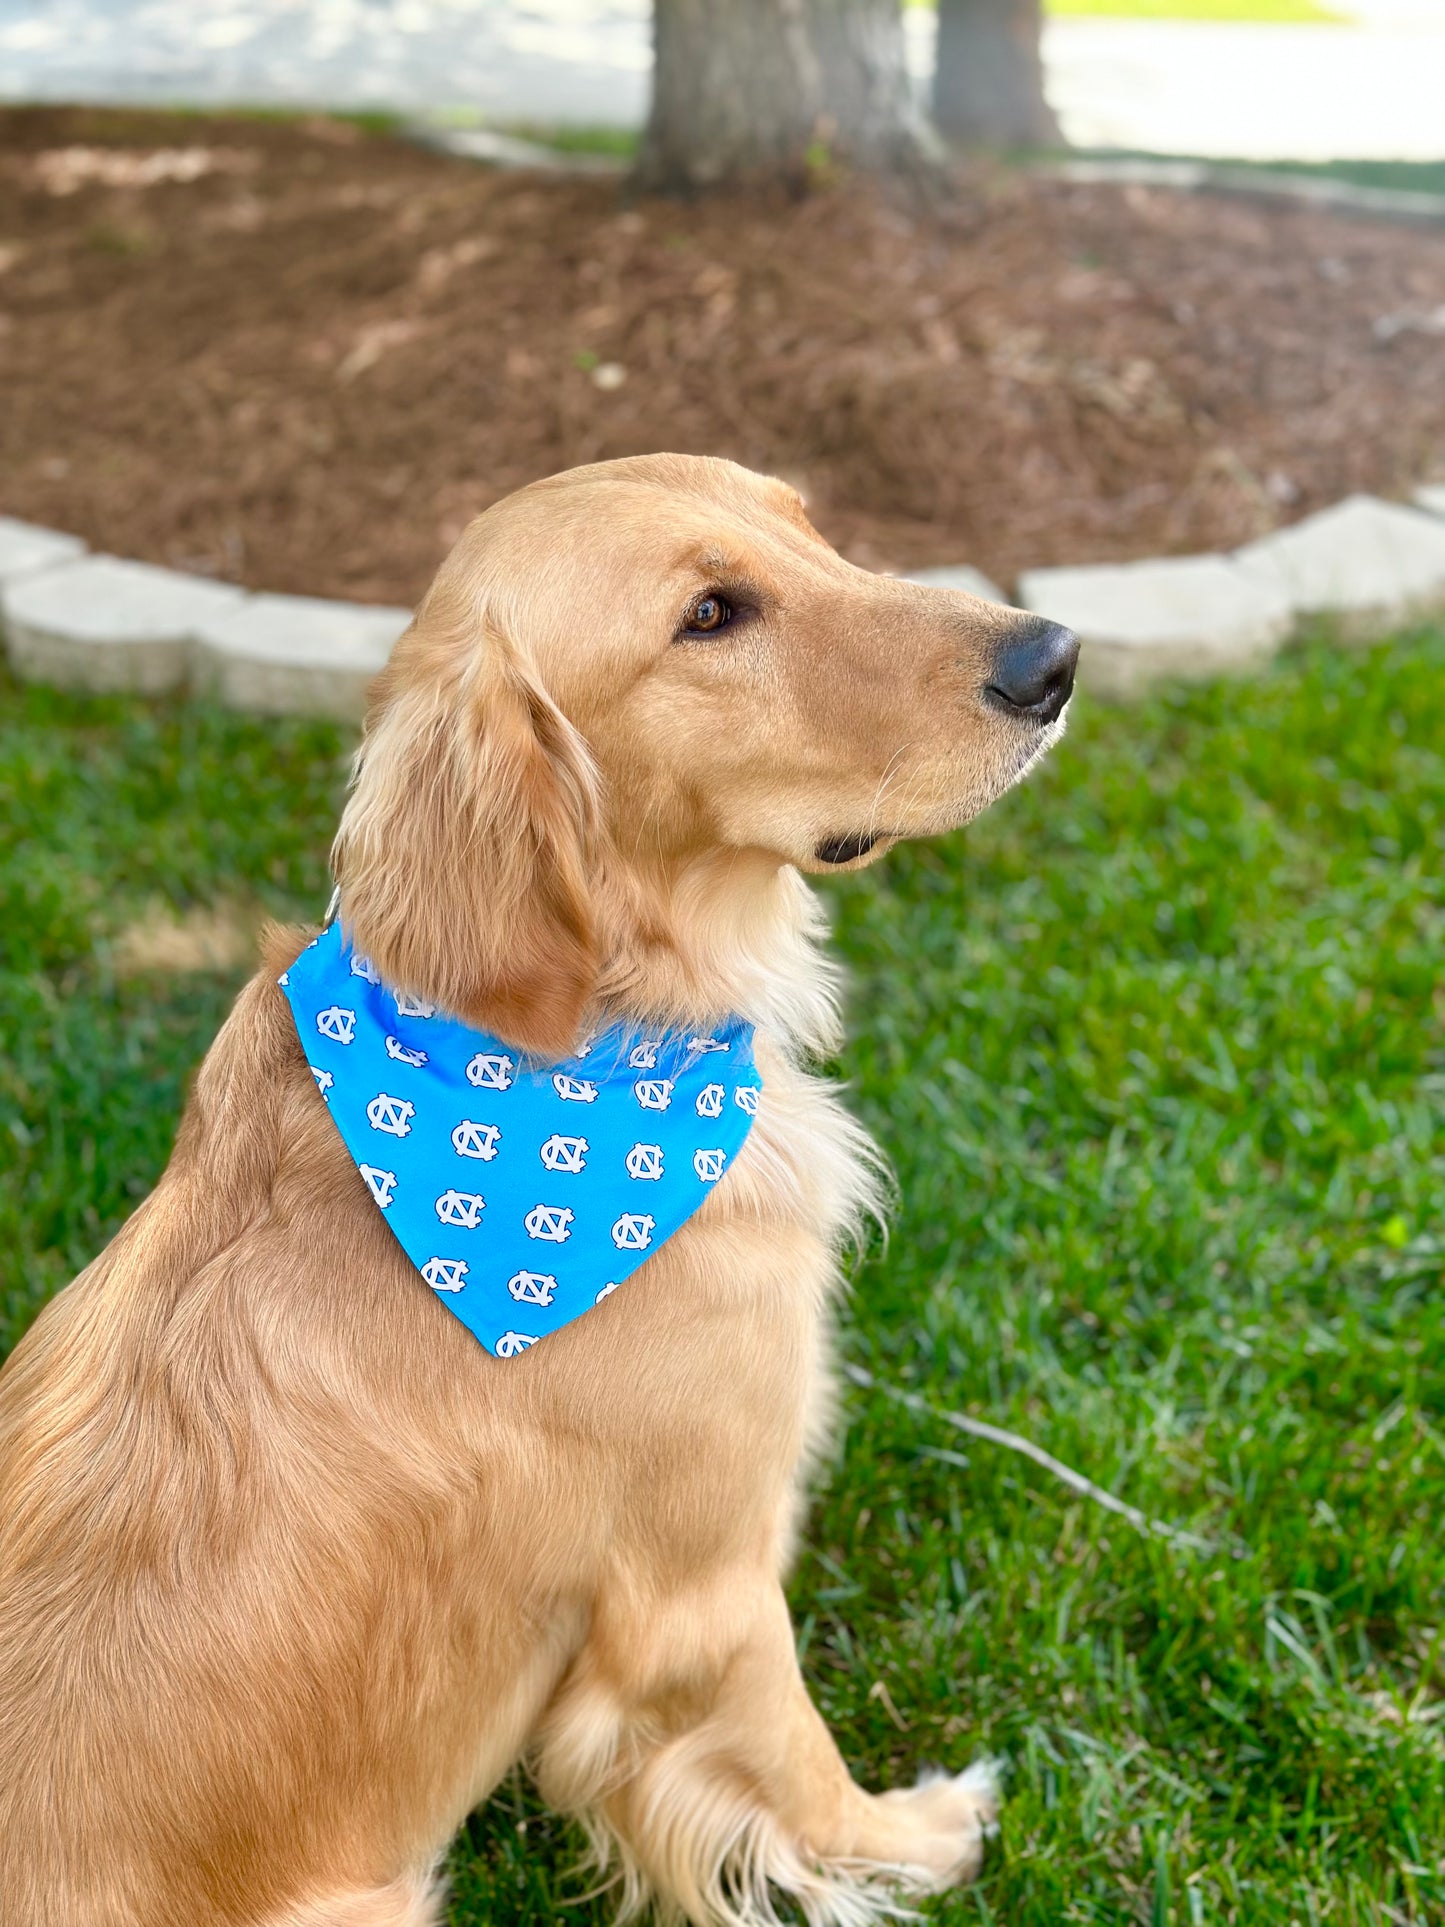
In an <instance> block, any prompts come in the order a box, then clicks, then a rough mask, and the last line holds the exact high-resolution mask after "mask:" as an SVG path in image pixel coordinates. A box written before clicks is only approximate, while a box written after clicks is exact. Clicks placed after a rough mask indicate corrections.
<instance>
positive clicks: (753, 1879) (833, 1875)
mask: <svg viewBox="0 0 1445 1927" xmlns="http://www.w3.org/2000/svg"><path fill="white" fill-rule="evenodd" d="M620 1632H621V1628H616V1629H614V1636H613V1637H612V1638H604V1639H600V1640H597V1641H594V1642H593V1643H592V1644H591V1645H590V1646H589V1650H588V1651H587V1652H586V1653H585V1654H584V1655H583V1658H582V1660H581V1662H580V1663H579V1665H578V1667H577V1668H576V1669H574V1672H573V1674H572V1676H571V1677H570V1679H569V1681H568V1682H567V1684H566V1685H565V1686H564V1688H563V1690H562V1692H561V1694H560V1695H559V1697H558V1700H557V1702H556V1704H555V1705H554V1707H553V1709H552V1714H551V1717H550V1719H549V1721H548V1724H547V1727H546V1730H545V1734H544V1737H543V1740H542V1743H541V1746H540V1749H539V1754H538V1777H539V1780H540V1783H541V1786H542V1790H543V1792H544V1793H545V1794H546V1795H547V1797H548V1798H549V1799H551V1800H552V1801H553V1802H554V1804H556V1805H558V1806H559V1807H561V1808H563V1809H564V1810H567V1811H570V1812H573V1813H575V1814H576V1815H577V1816H578V1817H579V1818H580V1819H581V1820H582V1822H583V1824H584V1825H585V1826H586V1827H587V1828H588V1830H589V1832H590V1833H591V1834H592V1835H593V1837H594V1839H595V1840H596V1841H597V1843H598V1845H599V1848H600V1849H601V1851H602V1853H603V1856H604V1857H606V1856H607V1854H608V1852H609V1851H610V1850H611V1849H613V1848H614V1847H615V1848H616V1849H617V1850H619V1852H620V1858H621V1863H622V1872H623V1877H624V1881H625V1883H626V1886H627V1888H628V1890H629V1891H628V1893H627V1895H626V1898H627V1899H629V1900H631V1901H636V1900H640V1899H641V1898H643V1897H644V1896H645V1894H646V1893H648V1892H649V1891H650V1892H651V1893H652V1894H653V1895H654V1896H655V1897H656V1898H657V1899H658V1900H659V1901H660V1902H661V1903H662V1904H663V1906H664V1908H669V1907H670V1908H674V1909H677V1910H680V1911H681V1912H682V1913H684V1914H685V1915H686V1916H687V1917H688V1918H689V1919H690V1920H693V1921H697V1922H700V1923H701V1922H705V1923H717V1922H727V1923H734V1924H736V1923H750V1922H755V1921H758V1922H760V1921H765V1920H771V1919H772V1918H773V1917H774V1916H773V1914H772V1910H771V1907H770V1905H769V1903H768V1899H767V1889H768V1887H769V1886H774V1887H777V1888H779V1889H781V1890H783V1891H785V1892H787V1893H789V1894H792V1895H793V1896H795V1897H796V1898H797V1900H798V1901H799V1902H800V1903H801V1905H802V1908H803V1911H804V1912H805V1914H806V1915H807V1918H808V1920H809V1921H810V1922H812V1923H815V1924H821V1923H823V1922H838V1923H846V1927H862V1923H865V1922H867V1921H868V1920H870V1919H873V1918H875V1917H876V1916H878V1915H880V1914H884V1913H887V1912H889V1911H890V1905H889V1903H890V1900H892V1899H893V1898H894V1897H895V1896H896V1894H897V1891H898V1890H899V1889H905V1890H907V1889H911V1890H912V1891H915V1892H919V1891H922V1892H936V1891H939V1890H941V1889H943V1888H946V1887H949V1886H952V1885H954V1884H955V1883H957V1882H959V1881H962V1880H967V1879H969V1878H971V1877H972V1875H973V1874H974V1873H976V1872H977V1870H978V1865H979V1861H980V1859H981V1857H982V1851H983V1840H984V1836H985V1834H986V1833H987V1831H988V1830H989V1828H990V1826H991V1824H992V1821H993V1818H994V1814H995V1810H996V1801H995V1795H994V1788H993V1782H992V1778H991V1776H990V1775H989V1773H988V1771H987V1769H986V1768H982V1767H974V1768H971V1769H970V1770H969V1771H968V1772H967V1773H964V1774H961V1775H959V1776H958V1777H956V1778H950V1777H947V1776H938V1777H935V1778H932V1779H928V1780H924V1781H922V1782H920V1784H919V1785H918V1786H916V1787H911V1788H909V1789H907V1790H905V1791H900V1792H895V1793H886V1794H882V1795H878V1794H870V1793H865V1792H864V1791H863V1789H862V1788H861V1787H859V1786H857V1785H855V1784H854V1782H853V1780H852V1778H851V1777H850V1775H849V1773H848V1769H847V1768H846V1766H845V1765H844V1764H843V1761H842V1758H841V1757H840V1755H839V1753H838V1749H837V1747H836V1746H835V1745H834V1744H833V1740H832V1738H831V1736H830V1734H829V1733H828V1730H827V1728H826V1727H825V1726H824V1724H823V1721H822V1719H821V1718H820V1717H819V1715H818V1713H817V1711H816V1709H815V1708H814V1706H813V1704H812V1702H811V1700H810V1699H809V1698H808V1694H807V1690H806V1688H805V1686H804V1684H803V1680H802V1675H801V1674H800V1672H799V1670H798V1663H797V1657H796V1653H795V1650H794V1646H793V1635H792V1627H791V1625H790V1623H789V1619H788V1611H787V1604H786V1602H785V1600H784V1598H783V1594H782V1591H781V1589H780V1588H779V1587H778V1586H777V1584H776V1583H775V1582H772V1581H768V1582H767V1583H766V1584H756V1583H750V1582H743V1583H741V1584H739V1585H735V1586H732V1587H729V1588H728V1589H726V1591H725V1593H720V1594H719V1596H716V1597H707V1596H699V1595H698V1594H690V1595H688V1596H687V1597H686V1598H685V1599H679V1600H677V1601H675V1602H673V1603H671V1604H657V1603H656V1602H654V1604H653V1606H652V1609H651V1610H650V1611H649V1612H648V1614H647V1615H646V1619H645V1622H643V1621H642V1620H639V1621H637V1622H635V1623H634V1627H633V1631H632V1634H631V1636H630V1638H629V1639H626V1640H624V1641H623V1642H622V1643H619V1640H618V1638H617V1634H620Z"/></svg>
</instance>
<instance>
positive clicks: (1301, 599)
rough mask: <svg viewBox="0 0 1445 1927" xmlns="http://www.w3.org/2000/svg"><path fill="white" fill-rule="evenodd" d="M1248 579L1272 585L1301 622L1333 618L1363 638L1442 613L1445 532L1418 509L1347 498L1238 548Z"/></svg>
mask: <svg viewBox="0 0 1445 1927" xmlns="http://www.w3.org/2000/svg"><path fill="white" fill-rule="evenodd" d="M1237 560H1238V562H1239V565H1240V567H1241V568H1242V569H1244V570H1246V571H1247V572H1248V573H1249V575H1250V576H1251V578H1252V579H1253V580H1255V581H1257V582H1260V583H1266V582H1268V583H1273V584H1275V585H1276V586H1277V587H1278V588H1280V589H1282V590H1283V591H1284V593H1285V594H1286V595H1288V597H1289V598H1290V601H1291V602H1292V604H1293V605H1294V609H1295V612H1296V614H1297V615H1299V616H1331V617H1334V618H1335V620H1336V621H1337V623H1338V625H1339V628H1340V631H1341V633H1342V634H1344V635H1346V636H1356V637H1359V638H1362V639H1368V638H1371V637H1374V636H1379V635H1383V634H1385V633H1386V632H1387V631H1388V630H1390V629H1392V628H1395V627H1396V626H1397V625H1398V624H1400V623H1402V622H1408V621H1409V620H1410V619H1411V618H1412V617H1415V616H1420V615H1428V614H1431V613H1432V612H1434V611H1435V610H1438V609H1445V525H1442V523H1441V522H1439V521H1437V520H1436V519H1435V517H1434V516H1431V515H1425V514H1422V513H1421V512H1420V510H1419V509H1411V508H1401V507H1400V505H1399V504H1398V503H1396V502H1381V501H1377V500H1376V499H1375V497H1373V496H1371V495H1352V496H1350V497H1349V499H1348V500H1347V501H1344V502H1338V503H1336V505H1335V506H1334V507H1333V508H1329V509H1322V510H1321V511H1320V513H1319V514H1318V515H1310V516H1307V517H1306V518H1305V520H1304V521H1303V522H1296V523H1295V525H1294V526H1293V528H1288V529H1280V530H1278V531H1277V532H1276V533H1275V534H1274V535H1266V536H1263V537H1261V539H1260V540H1259V541H1258V542H1251V543H1250V544H1249V546H1248V548H1244V549H1241V550H1240V551H1239V553H1238V557H1237Z"/></svg>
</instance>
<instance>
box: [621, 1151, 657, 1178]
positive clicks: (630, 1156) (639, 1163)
mask: <svg viewBox="0 0 1445 1927" xmlns="http://www.w3.org/2000/svg"><path fill="white" fill-rule="evenodd" d="M627 1175H628V1177H630V1178H660V1177H661V1176H662V1146H661V1145H660V1144H634V1145H633V1147H632V1149H631V1150H630V1151H629V1152H628V1153H627Z"/></svg>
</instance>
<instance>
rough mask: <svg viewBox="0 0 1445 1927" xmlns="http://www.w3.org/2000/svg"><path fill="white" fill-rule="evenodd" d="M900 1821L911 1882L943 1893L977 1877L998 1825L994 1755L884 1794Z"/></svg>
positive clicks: (902, 1855)
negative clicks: (987, 1842)
mask: <svg viewBox="0 0 1445 1927" xmlns="http://www.w3.org/2000/svg"><path fill="white" fill-rule="evenodd" d="M880 1802H881V1804H883V1805H886V1806H891V1807H892V1808H893V1809H894V1815H893V1817H894V1818H895V1819H896V1820H897V1821H898V1823H899V1833H900V1839H899V1847H900V1849H901V1851H900V1852H899V1855H898V1858H899V1862H900V1866H901V1874H902V1878H903V1880H904V1881H905V1883H906V1884H907V1885H908V1886H910V1887H913V1888H914V1889H916V1890H917V1891H919V1892H921V1893H942V1892H943V1891H944V1889H945V1888H948V1887H956V1886H958V1885H959V1884H960V1883H961V1882H963V1881H965V1880H972V1879H973V1877H974V1875H975V1874H976V1873H977V1872H978V1870H979V1867H980V1866H981V1865H982V1862H983V1845H984V1841H985V1840H987V1839H988V1838H989V1836H990V1835H991V1834H993V1833H996V1832H997V1831H998V1776H997V1774H996V1773H995V1771H994V1768H993V1765H992V1763H991V1762H989V1761H988V1760H975V1761H974V1763H973V1765H972V1766H971V1767H969V1768H968V1770H967V1771H966V1772H964V1773H957V1774H953V1775H949V1774H942V1773H931V1774H924V1775H923V1776H922V1777H921V1778H920V1779H919V1782H918V1784H917V1786H912V1787H903V1788H900V1789H899V1790H898V1791H896V1792H894V1793H885V1794H882V1795H881V1796H880Z"/></svg>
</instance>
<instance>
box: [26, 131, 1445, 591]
mask: <svg viewBox="0 0 1445 1927" xmlns="http://www.w3.org/2000/svg"><path fill="white" fill-rule="evenodd" d="M1442 323H1445V229H1442V231H1440V232H1439V233H1436V232H1434V231H1431V230H1421V229H1411V228H1405V227H1394V226H1388V225H1385V224H1383V223H1377V222H1370V221H1364V220H1353V219H1344V218H1341V217H1339V216H1333V215H1324V214H1320V213H1316V212H1311V211H1307V210H1303V209H1298V208H1292V207H1283V206H1277V205H1273V204H1253V203H1248V204H1247V203H1243V202H1238V201H1228V200H1223V199H1218V198H1213V197H1205V196H1197V197H1194V196H1187V195H1178V194H1174V193H1171V192H1166V191H1162V190H1145V189H1140V188H1115V187H1072V186H1063V185H1059V184H1052V183H1047V182H1044V181H1041V180H1036V179H1027V178H1023V177H1021V176H1019V175H1017V174H1012V173H1005V172H1002V171H992V172H989V171H973V172H963V173H960V175H959V176H958V178H957V181H956V183H955V184H954V187H953V190H952V192H951V193H950V194H949V195H948V196H946V197H944V198H942V199H941V200H940V201H939V203H938V204H937V205H935V206H933V207H932V208H931V209H929V210H924V209H922V208H920V207H919V206H918V205H916V204H911V205H910V204H905V203H903V202H900V201H898V200H896V199H893V198H890V197H888V196H886V195H882V194H879V193H875V192H873V191H871V190H868V189H865V188H863V187H860V186H859V185H858V184H857V183H851V182H848V181H841V182H837V183H835V184H833V185H831V186H826V187H823V188H820V189H819V190H818V191H816V192H814V193H812V194H810V195H809V196H807V197H805V198H802V199H792V200H790V199H785V198H782V197H779V198H776V199H773V198H767V197H759V198H747V199H741V200H739V199H730V200H725V201H724V200H720V201H715V202H701V203H696V204H683V203H676V202H667V201H659V200H640V201H635V202H629V201H628V200H627V198H626V196H625V194H624V192H623V190H622V189H621V188H620V187H619V186H618V185H617V184H616V183H615V182H610V181H606V180H602V181H599V180H595V179H593V180H558V179H555V178H551V177H547V176H542V175H517V174H501V173H494V172H489V171H486V170H483V169H480V168H477V167H474V166H471V165H469V164H467V163H465V162H461V161H453V160H449V159H446V158H442V157H439V156H437V155H434V154H430V153H426V152H423V151H422V150H420V149H418V148H415V147H412V146H409V145H407V144H405V143H404V142H402V141H399V140H397V139H394V138H391V137H389V136H386V135H381V134H369V133H364V132H362V131H361V130H359V129H357V128H356V127H353V126H351V125H350V124H344V123H337V122H332V121H314V122H303V123H296V122H284V121H268V120H262V119H246V118H239V117H238V118H224V117H221V118H217V117H204V118H202V117H198V116H185V115H160V114H144V115H141V114H122V113H110V112H104V113H102V112H96V111H88V110H87V111H82V110H52V109H18V110H10V111H3V112H0V509H3V510H4V511H6V512H8V513H11V514H14V515H18V516H22V517H25V518H28V519H30V520H33V521H37V522H43V523H48V524H51V525H52V526H54V527H57V528H63V529H71V530H74V531H75V532H76V533H78V534H80V535H83V536H84V537H86V539H87V540H88V541H90V542H91V543H92V544H94V545H95V546H97V547H99V548H104V549H109V550H112V551H115V552H117V553H119V554H122V555H131V556H139V557H143V558H148V559H151V560H155V561H159V562H165V563H168V564H171V565H172V566H177V567H183V568H189V569H195V570H200V571H203V572H206V573H210V574H214V575H217V576H222V577H226V578H229V579H232V580H235V581H239V582H245V583H248V584H251V585H252V586H255V587H264V588H270V589H281V590H292V591H299V592H303V593H309V594H322V595H338V596H346V597H356V598H362V599H368V600H380V601H387V602H409V601H411V600H413V599H414V598H415V597H416V596H417V595H418V593H419V592H420V591H421V589H422V588H423V587H424V586H425V584H426V582H427V581H428V579H429V577H430V575H431V572H432V570H433V569H434V568H435V567H436V564H437V563H438V561H439V560H440V559H441V556H442V555H443V553H444V552H445V550H446V549H447V547H448V546H449V545H450V543H451V542H452V541H454V540H455V538H456V536H457V535H458V533H459V532H460V530H461V528H462V527H463V525H464V523H465V522H466V520H467V519H468V518H469V517H470V516H471V515H474V514H475V513H477V511H479V510H480V509H482V508H484V507H485V506H486V505H487V504H488V503H489V502H491V501H494V500H495V499H496V498H497V497H498V496H501V495H503V494H505V493H507V492H508V491H509V490H511V489H514V488H516V487H518V486H519V485H520V484H522V483H524V482H527V481H529V480H531V479H533V478H534V477H536V476H539V475H545V474H548V473H550V472H551V471H553V470H556V469H560V468H567V467H570V466H571V465H573V464H574V463H578V462H589V461H596V460H600V459H602V458H604V457H608V456H614V455H625V454H631V453H635V452H638V451H643V450H653V449H664V448H667V449H683V450H692V451H696V452H707V453H714V454H725V455H730V456H733V457H735V458H736V459H737V460H738V461H741V462H745V463H747V464H749V465H750V466H752V467H755V468H763V469H768V470H772V471H773V472H775V473H779V474H783V475H785V476H787V477H788V478H789V479H790V480H793V481H795V482H796V483H797V484H798V485H799V486H800V487H801V488H802V490H803V492H804V494H805V495H806V497H807V498H808V502H809V507H810V510H811V513H812V515H813V519H814V520H815V521H816V522H817V524H818V525H819V527H820V528H821V529H822V530H823V532H824V533H825V534H826V535H828V536H829V537H830V538H831V539H832V540H834V541H835V542H836V543H837V544H838V545H839V547H840V548H842V549H843V550H844V552H845V553H847V554H849V555H850V556H852V557H853V558H854V559H855V560H857V561H860V562H862V563H865V564H867V565H869V566H871V567H881V568H893V569H900V568H908V567H914V566H918V565H922V564H927V563H941V562H959V561H970V562H973V563H976V564H977V565H979V566H981V567H983V568H985V569H987V570H988V571H989V572H990V573H992V574H994V575H995V576H997V577H999V578H1000V579H1002V580H1003V581H1005V582H1008V581H1009V580H1010V579H1011V578H1012V577H1013V575H1014V574H1015V573H1016V572H1017V570H1018V569H1019V568H1021V567H1024V566H1027V565H1030V564H1040V563H1049V562H1071V561H1093V560H1102V559H1106V558H1124V557H1130V556H1138V555H1147V554H1158V553H1161V552H1166V551H1175V552H1186V551H1190V550H1199V549H1209V548H1218V547H1225V546H1230V545H1233V544H1236V543H1239V542H1242V541H1245V540H1247V539H1249V538H1250V537H1252V536H1254V535H1257V534H1259V533H1260V532H1262V531H1263V530H1266V529H1268V528H1270V527H1273V526H1275V525H1277V524H1278V523H1280V522H1285V521H1292V520H1294V519H1296V518H1297V517H1299V516H1300V515H1302V514H1304V513H1306V512H1307V511H1308V510H1310V509H1313V508H1318V507H1322V506H1324V505H1325V504H1327V503H1329V502H1332V501H1334V500H1337V499H1338V498H1339V497H1340V496H1342V495H1345V494H1348V493H1349V492H1350V491H1351V490H1354V489H1371V490H1375V491H1378V492H1381V493H1384V494H1387V495H1388V494H1402V493H1404V492H1406V491H1408V489H1409V488H1410V487H1411V486H1412V485H1413V484H1415V483H1416V482H1419V481H1422V480H1426V479H1430V478H1433V477H1439V476H1441V475H1445V334H1442V332H1441V329H1442Z"/></svg>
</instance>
